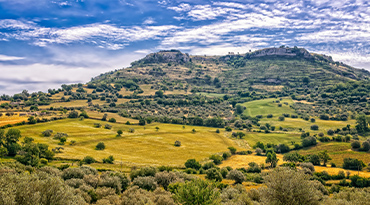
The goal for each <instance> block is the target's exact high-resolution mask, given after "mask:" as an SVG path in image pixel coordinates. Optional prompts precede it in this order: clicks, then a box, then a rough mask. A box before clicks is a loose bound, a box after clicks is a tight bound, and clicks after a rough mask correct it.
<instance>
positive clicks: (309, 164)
mask: <svg viewBox="0 0 370 205" xmlns="http://www.w3.org/2000/svg"><path fill="white" fill-rule="evenodd" d="M300 167H302V168H307V169H309V170H311V172H314V171H315V166H313V164H312V163H311V162H307V163H301V164H300Z"/></svg>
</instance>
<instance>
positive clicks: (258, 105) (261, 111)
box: [242, 98, 294, 117]
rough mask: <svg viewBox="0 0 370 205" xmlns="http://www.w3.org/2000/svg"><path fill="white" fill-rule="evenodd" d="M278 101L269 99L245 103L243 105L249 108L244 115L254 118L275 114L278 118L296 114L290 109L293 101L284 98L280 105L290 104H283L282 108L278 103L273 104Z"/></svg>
mask: <svg viewBox="0 0 370 205" xmlns="http://www.w3.org/2000/svg"><path fill="white" fill-rule="evenodd" d="M276 100H278V99H274V98H269V99H263V100H254V101H250V102H246V103H243V104H242V105H243V106H245V107H246V108H247V109H246V110H245V111H244V114H245V115H248V116H253V117H254V116H256V115H263V116H264V117H266V116H267V115H268V114H273V115H276V116H281V115H282V114H283V113H289V114H294V110H292V109H291V108H290V107H289V105H291V104H293V101H292V100H291V99H288V98H284V99H283V100H281V101H280V103H284V102H287V103H288V104H289V105H285V104H282V106H281V107H278V103H273V101H276Z"/></svg>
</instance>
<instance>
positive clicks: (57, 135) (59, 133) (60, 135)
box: [54, 132, 68, 140]
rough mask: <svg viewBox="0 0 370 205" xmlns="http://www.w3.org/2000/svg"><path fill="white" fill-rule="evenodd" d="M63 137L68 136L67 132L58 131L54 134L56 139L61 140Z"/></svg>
mask: <svg viewBox="0 0 370 205" xmlns="http://www.w3.org/2000/svg"><path fill="white" fill-rule="evenodd" d="M62 137H68V135H67V134H66V133H63V132H58V133H56V134H55V135H54V139H57V140H60V139H61V138H62Z"/></svg>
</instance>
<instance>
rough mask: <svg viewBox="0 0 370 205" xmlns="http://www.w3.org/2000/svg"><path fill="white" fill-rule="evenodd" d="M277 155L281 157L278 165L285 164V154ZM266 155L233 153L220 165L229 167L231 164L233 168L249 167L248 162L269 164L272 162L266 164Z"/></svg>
mask: <svg viewBox="0 0 370 205" xmlns="http://www.w3.org/2000/svg"><path fill="white" fill-rule="evenodd" d="M276 157H277V158H278V159H279V161H278V165H280V164H283V163H284V162H283V155H281V154H276ZM265 161H266V156H257V155H255V154H251V155H233V156H231V157H230V158H229V159H228V160H226V161H223V162H222V164H221V165H220V167H227V166H230V167H232V168H233V169H236V168H242V167H244V168H247V167H248V164H249V163H251V162H255V163H257V164H259V165H261V164H264V165H265V166H269V165H270V164H266V163H265Z"/></svg>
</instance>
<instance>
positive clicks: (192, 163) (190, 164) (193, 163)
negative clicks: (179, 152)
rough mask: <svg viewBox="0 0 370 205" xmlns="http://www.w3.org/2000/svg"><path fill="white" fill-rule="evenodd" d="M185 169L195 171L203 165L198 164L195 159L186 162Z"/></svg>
mask: <svg viewBox="0 0 370 205" xmlns="http://www.w3.org/2000/svg"><path fill="white" fill-rule="evenodd" d="M185 167H186V168H192V169H195V170H199V169H200V167H201V165H200V163H199V162H197V160H195V159H188V160H187V161H186V162H185Z"/></svg>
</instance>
